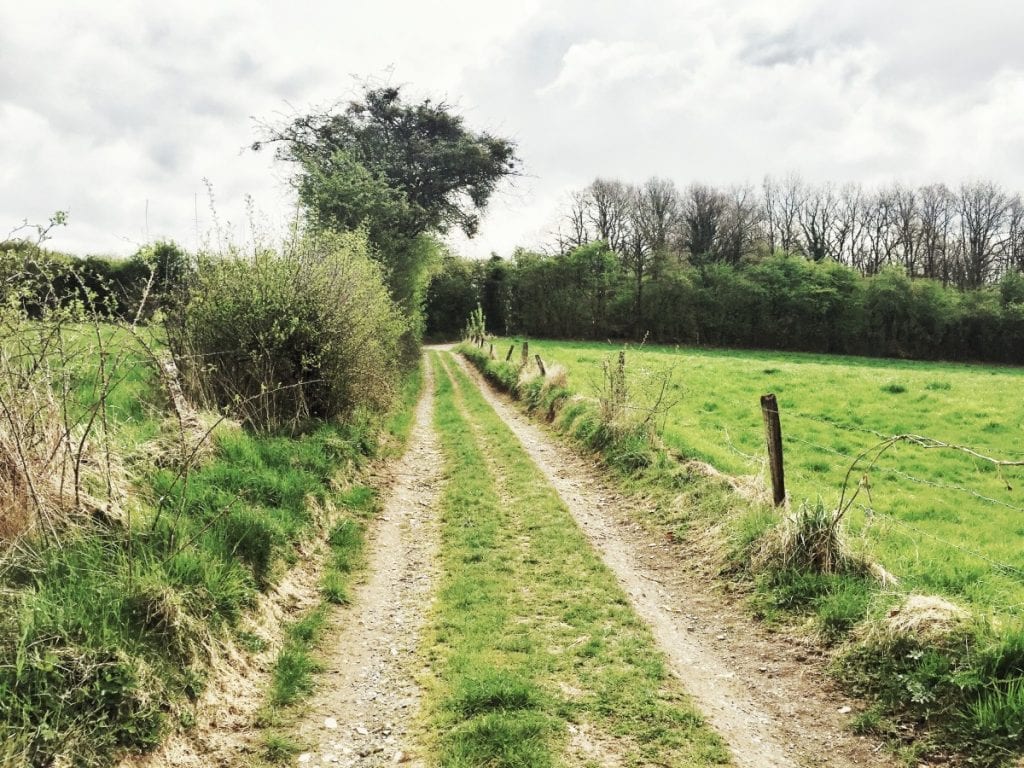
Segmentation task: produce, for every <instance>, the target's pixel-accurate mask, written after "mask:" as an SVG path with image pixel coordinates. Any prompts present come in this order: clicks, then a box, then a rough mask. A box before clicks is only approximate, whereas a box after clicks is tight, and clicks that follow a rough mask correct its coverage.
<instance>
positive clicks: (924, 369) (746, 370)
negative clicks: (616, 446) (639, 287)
mask: <svg viewBox="0 0 1024 768" xmlns="http://www.w3.org/2000/svg"><path fill="white" fill-rule="evenodd" d="M500 348H501V349H502V350H503V351H504V350H505V349H507V346H504V345H502V346H501V347H500ZM618 349H620V347H617V346H614V345H609V344H599V343H581V342H553V341H531V342H530V351H531V353H533V352H536V353H539V354H540V355H541V356H542V358H543V359H544V360H545V362H546V363H547V364H548V365H551V364H552V363H560V364H562V365H563V366H565V367H566V368H567V369H568V370H569V372H570V373H569V385H570V386H571V387H572V388H574V389H576V390H577V391H579V392H581V393H582V394H586V395H596V394H597V392H598V390H599V387H600V381H601V365H602V362H603V361H604V360H606V359H610V358H611V357H613V356H614V355H615V353H616V352H617V350H618ZM517 355H518V350H517ZM668 369H672V372H673V377H672V385H671V390H670V393H671V395H672V399H673V400H678V403H677V404H676V405H675V406H674V407H673V408H672V409H671V411H670V412H669V414H668V415H667V417H666V418H665V420H664V424H663V437H664V439H665V442H666V443H667V444H668V445H669V446H670V447H672V448H674V449H676V450H678V451H679V452H680V453H682V454H684V455H686V456H690V457H696V458H702V459H704V460H706V461H708V462H709V463H711V464H713V465H714V466H716V467H718V468H720V469H722V470H724V471H727V472H729V473H732V474H738V475H743V474H757V473H760V472H762V471H763V469H762V462H763V458H764V456H765V448H764V437H763V423H762V416H761V411H760V405H759V397H760V395H762V394H764V393H767V392H774V393H775V394H776V395H777V396H778V399H779V407H780V412H781V419H782V429H783V434H784V444H785V455H786V475H787V487H788V490H789V492H790V494H791V495H792V497H793V499H794V502H797V503H799V502H800V501H802V500H805V499H806V500H810V501H812V502H813V501H815V500H817V499H818V498H820V499H822V500H823V501H824V502H825V503H826V504H827V505H835V504H836V502H837V501H838V498H839V494H840V491H841V489H842V486H843V482H844V478H845V476H846V474H847V471H848V470H849V468H850V466H851V464H853V462H854V460H855V459H856V458H857V457H858V456H859V455H860V454H861V453H862V452H864V451H868V450H869V449H871V448H872V447H873V446H876V445H878V444H879V443H880V442H881V440H882V436H883V435H896V434H903V433H914V434H919V435H924V436H927V437H930V438H935V439H937V440H941V441H943V442H946V443H952V444H957V445H962V446H968V447H970V448H972V449H974V450H976V451H978V452H980V453H982V454H985V455H988V456H993V457H997V458H1002V459H1009V460H1021V459H1024V441H1022V439H1021V438H1022V436H1024V432H1022V429H1024V399H1022V398H1021V395H1020V393H1021V387H1022V385H1024V371H1022V370H1020V369H1014V368H1000V367H985V366H974V365H956V364H945V363H922V362H905V361H893V360H878V359H869V358H854V357H837V356H826V355H809V354H792V353H771V352H747V351H725V350H695V349H678V348H668V347H650V346H648V347H643V348H633V349H630V350H629V351H627V375H628V379H629V381H630V383H631V385H632V386H633V387H634V388H635V389H636V390H638V394H639V396H640V397H641V399H642V398H643V396H644V395H643V390H644V389H650V388H651V386H652V385H653V381H652V377H653V378H654V379H657V378H658V377H657V373H658V372H660V371H665V370H668ZM858 467H861V468H866V467H865V463H864V462H863V461H862V462H861V463H860V464H858ZM862 475H863V471H862V470H860V471H857V472H855V473H853V475H852V477H853V481H852V482H853V485H854V486H855V485H856V482H857V480H858V479H859V478H860V477H861V476H862ZM868 477H869V483H870V495H869V494H868V493H867V491H862V492H861V494H860V496H859V497H858V499H857V503H856V504H855V505H854V507H853V508H852V509H851V513H850V518H849V522H850V529H851V531H852V532H853V533H854V534H855V536H856V537H857V540H859V542H860V545H863V546H865V547H867V548H868V549H869V551H870V552H871V553H872V554H874V555H875V556H876V557H877V558H878V559H880V560H881V562H882V563H883V564H884V565H885V566H886V567H887V568H888V569H889V570H891V571H892V572H893V573H895V574H896V575H898V576H899V577H900V578H902V579H904V580H905V581H906V582H907V583H908V585H910V586H912V587H914V588H919V589H921V590H925V591H928V592H938V593H941V594H945V595H949V596H952V597H954V598H958V599H960V600H962V601H966V602H969V603H971V604H972V605H973V606H974V607H976V608H980V609H983V610H991V611H993V612H996V613H1010V614H1020V613H1021V612H1022V611H1024V548H1022V547H1021V543H1022V542H1024V484H1022V481H1024V468H1022V467H1004V468H1001V469H997V468H996V467H995V465H993V464H991V463H989V462H986V461H983V460H980V459H978V458H975V457H971V456H969V455H966V454H964V453H961V452H957V451H953V450H945V449H923V448H920V447H916V446H912V445H906V444H898V445H896V446H894V447H893V448H892V449H890V450H889V451H887V452H886V453H885V454H883V455H882V457H881V458H880V459H879V461H878V463H877V465H876V466H875V468H874V469H873V470H871V471H870V473H869V476H868ZM872 513H873V514H872Z"/></svg>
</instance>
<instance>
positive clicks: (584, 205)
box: [555, 189, 594, 254]
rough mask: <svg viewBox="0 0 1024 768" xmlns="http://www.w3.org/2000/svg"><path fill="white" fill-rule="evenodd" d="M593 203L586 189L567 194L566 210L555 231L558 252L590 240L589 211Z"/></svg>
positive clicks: (568, 249)
mask: <svg viewBox="0 0 1024 768" xmlns="http://www.w3.org/2000/svg"><path fill="white" fill-rule="evenodd" d="M593 204H594V203H593V199H592V198H591V195H590V191H589V190H587V189H581V190H577V191H575V192H573V193H571V194H570V195H569V207H568V210H567V211H566V213H565V215H564V216H563V217H562V219H561V221H560V222H559V224H558V229H557V230H556V232H555V238H556V243H557V248H558V253H563V254H564V253H568V252H569V251H571V250H573V249H575V248H579V247H580V246H581V245H586V244H587V243H589V242H590V240H591V237H590V213H591V208H592V206H593Z"/></svg>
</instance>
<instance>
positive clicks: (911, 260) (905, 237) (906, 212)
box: [892, 184, 923, 277]
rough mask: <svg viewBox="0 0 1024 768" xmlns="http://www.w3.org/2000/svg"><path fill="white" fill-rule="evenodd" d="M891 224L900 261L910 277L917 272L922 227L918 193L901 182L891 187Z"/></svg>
mask: <svg viewBox="0 0 1024 768" xmlns="http://www.w3.org/2000/svg"><path fill="white" fill-rule="evenodd" d="M892 199H893V212H892V213H893V225H894V227H895V229H896V245H897V249H898V250H899V256H900V261H901V262H902V263H903V268H904V269H905V270H906V272H907V274H908V275H909V276H910V277H914V276H915V275H917V272H918V260H919V258H920V251H921V239H922V235H923V229H922V227H921V219H920V212H919V211H918V193H917V192H916V191H915V190H913V189H911V188H909V187H905V186H903V185H902V184H896V185H895V186H893V188H892Z"/></svg>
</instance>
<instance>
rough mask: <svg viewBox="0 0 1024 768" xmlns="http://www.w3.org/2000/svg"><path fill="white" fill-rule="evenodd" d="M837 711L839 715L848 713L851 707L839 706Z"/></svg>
mask: <svg viewBox="0 0 1024 768" xmlns="http://www.w3.org/2000/svg"><path fill="white" fill-rule="evenodd" d="M837 711H838V712H839V714H840V715H848V714H850V713H851V712H852V711H853V709H852V708H850V707H840V708H839V709H838V710H837Z"/></svg>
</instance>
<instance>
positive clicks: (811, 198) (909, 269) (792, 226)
mask: <svg viewBox="0 0 1024 768" xmlns="http://www.w3.org/2000/svg"><path fill="white" fill-rule="evenodd" d="M594 240H604V241H605V242H606V243H608V245H609V246H610V247H611V249H612V250H614V251H615V252H616V253H618V254H620V255H622V257H623V258H624V259H626V260H627V261H628V266H629V267H630V269H631V271H633V272H634V273H635V274H638V275H641V276H643V275H647V274H651V275H652V276H656V275H657V272H658V270H659V269H660V267H661V266H662V265H663V262H665V261H666V260H669V261H670V260H672V259H677V260H685V261H687V262H688V263H690V264H694V265H700V264H705V263H710V262H724V263H727V264H739V263H740V262H741V261H743V260H744V259H748V258H750V257H752V256H756V255H758V254H764V253H766V252H767V253H772V252H774V251H776V250H782V251H786V252H788V253H795V254H800V255H802V256H804V257H806V258H807V259H810V260H811V261H835V262H838V263H840V264H845V265H847V266H849V267H852V268H853V269H856V270H857V271H858V272H860V273H861V274H862V275H875V274H878V273H879V272H880V271H881V270H882V269H883V268H885V267H887V266H899V267H901V268H902V269H903V270H904V271H905V272H906V274H907V275H908V276H910V277H924V278H929V279H933V280H938V281H940V282H942V283H943V285H956V286H957V287H960V288H978V287H980V286H981V285H984V284H986V283H992V282H995V281H997V280H999V278H1000V277H1002V276H1003V275H1004V274H1006V273H1007V272H1010V271H1018V272H1019V271H1021V269H1024V200H1022V198H1021V195H1020V194H1019V193H1011V192H1008V191H1007V190H1005V189H1003V188H1001V187H1000V186H999V185H998V184H995V183H993V182H991V181H974V182H969V183H964V184H961V185H960V186H959V187H958V188H956V189H951V188H950V187H948V186H946V185H945V184H929V185H925V186H920V187H910V186H906V185H904V184H900V183H893V184H889V185H886V186H881V187H875V188H870V187H864V186H862V185H860V184H845V185H842V186H836V185H833V184H810V183H807V182H805V181H803V180H802V179H801V178H800V177H798V176H789V177H787V178H786V179H783V180H778V179H774V178H772V177H768V178H766V179H765V180H764V183H763V184H762V185H761V188H760V189H756V188H754V187H751V186H734V187H730V188H728V189H723V188H717V187H713V186H709V185H706V184H692V185H690V186H689V187H687V188H686V189H685V190H680V189H679V188H678V187H677V186H676V185H675V184H674V183H673V182H672V181H670V180H666V179H659V178H652V179H649V180H648V181H646V182H645V183H643V184H641V185H631V184H626V183H624V182H621V181H617V180H613V179H601V178H599V179H596V180H595V181H594V182H593V183H592V184H590V185H589V186H588V187H586V188H585V189H583V190H580V191H578V192H576V193H574V194H573V195H571V198H570V202H569V205H568V209H567V210H566V211H565V213H564V215H563V216H562V217H561V219H560V221H559V224H558V226H557V230H556V234H555V243H556V250H557V251H558V252H560V253H566V252H568V251H569V250H571V249H572V248H576V247H578V246H581V245H586V244H587V243H589V242H592V241H594Z"/></svg>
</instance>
